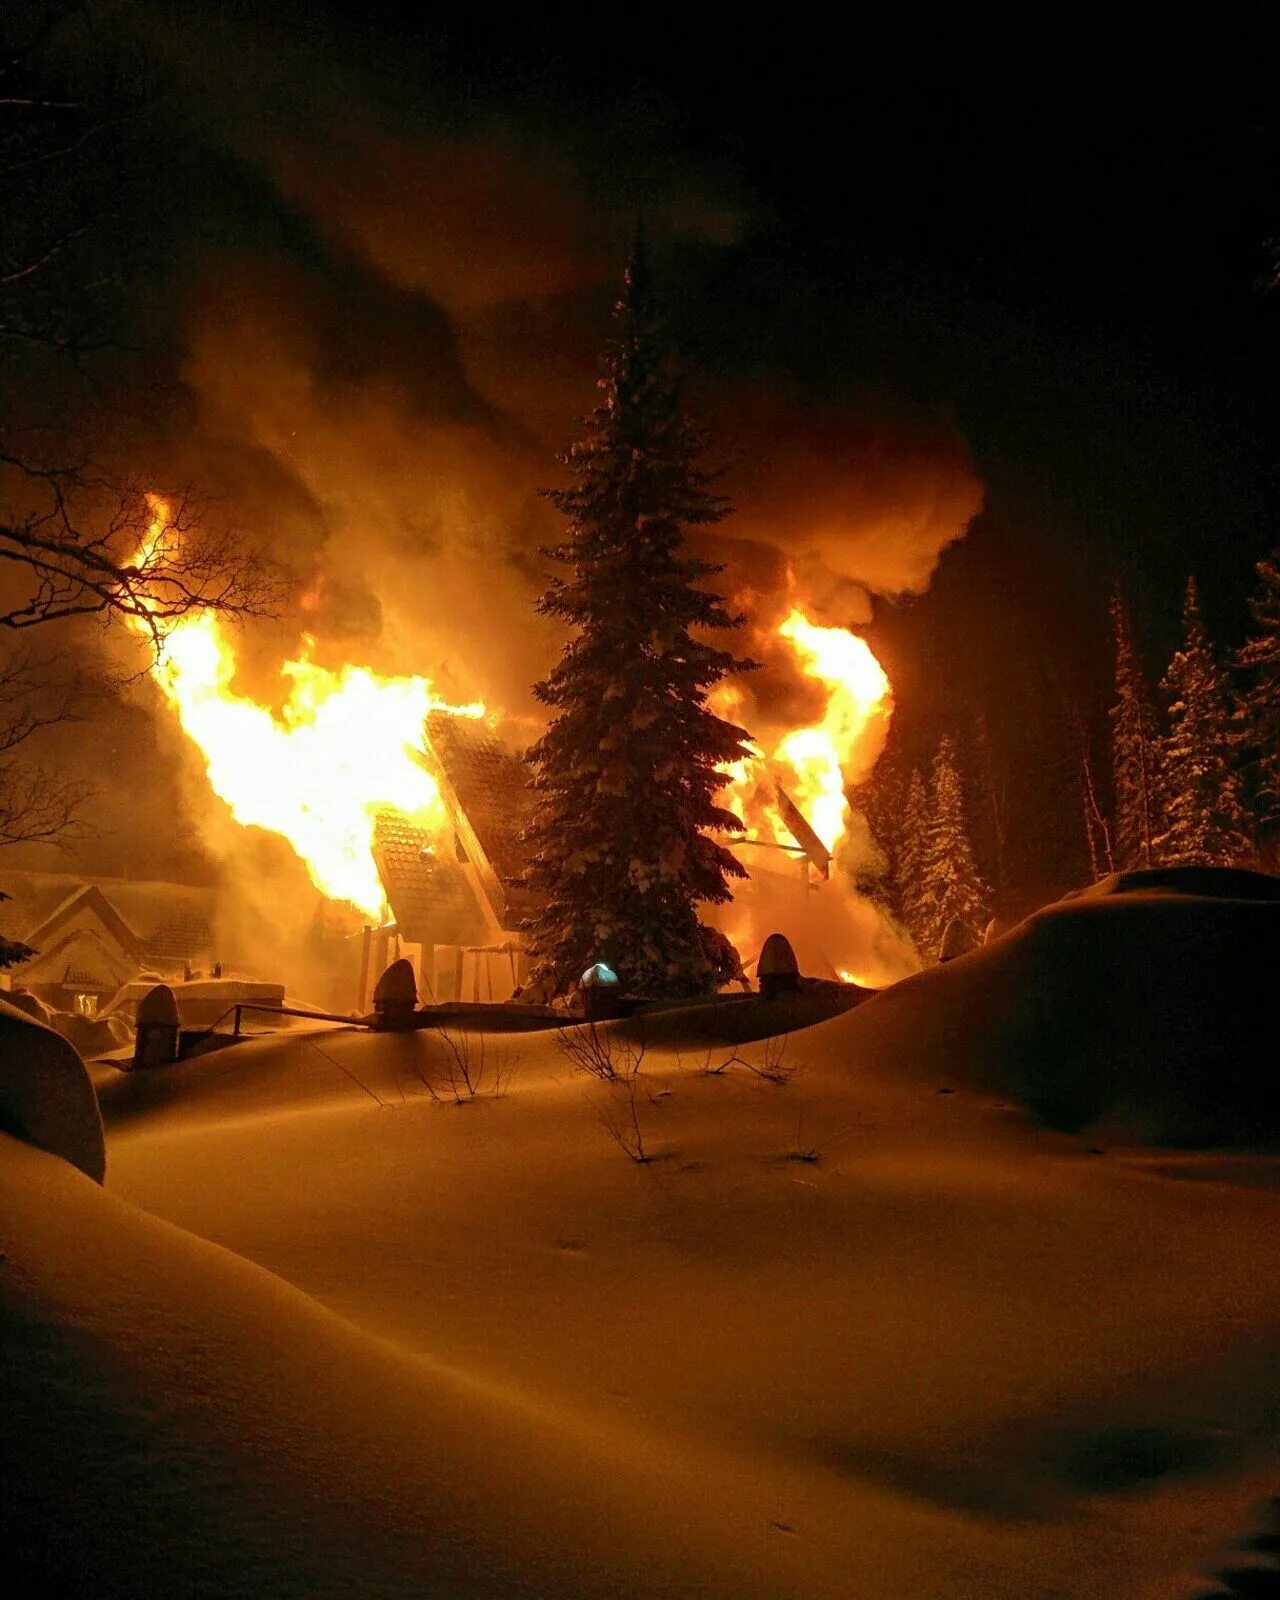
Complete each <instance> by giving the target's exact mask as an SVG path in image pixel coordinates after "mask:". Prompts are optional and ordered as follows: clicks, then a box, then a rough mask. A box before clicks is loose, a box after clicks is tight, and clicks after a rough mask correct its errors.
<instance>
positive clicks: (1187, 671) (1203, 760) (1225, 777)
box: [1155, 578, 1253, 867]
mask: <svg viewBox="0 0 1280 1600" xmlns="http://www.w3.org/2000/svg"><path fill="white" fill-rule="evenodd" d="M1183 626H1184V630H1185V638H1184V640H1183V645H1182V649H1181V650H1179V651H1177V653H1176V654H1175V655H1174V657H1173V660H1172V661H1170V663H1169V669H1168V671H1167V672H1166V673H1165V675H1164V678H1163V679H1162V680H1161V684H1160V687H1161V689H1162V690H1163V691H1164V693H1165V694H1166V695H1167V696H1168V700H1169V731H1168V733H1167V735H1166V736H1165V740H1164V752H1163V763H1162V766H1163V788H1164V822H1165V826H1164V830H1163V832H1162V833H1161V835H1160V837H1159V838H1158V839H1157V840H1156V842H1155V848H1156V852H1157V854H1158V856H1159V859H1160V861H1161V863H1162V864H1165V865H1169V866H1182V865H1186V864H1189V863H1200V864H1202V865H1206V866H1221V867H1233V866H1240V865H1241V864H1243V863H1244V862H1245V861H1247V860H1248V859H1249V858H1250V857H1251V856H1252V854H1253V845H1252V840H1251V837H1250V834H1251V828H1250V823H1249V817H1248V813H1247V812H1246V810H1245V806H1244V801H1243V796H1242V785H1241V781H1240V774H1239V772H1238V771H1237V770H1236V761H1237V752H1238V748H1239V732H1238V729H1237V727H1236V724H1235V720H1234V718H1233V715H1232V707H1231V693H1230V687H1229V685H1228V683H1227V679H1226V674H1225V673H1224V672H1223V671H1222V669H1221V668H1220V667H1219V666H1218V663H1217V661H1216V659H1215V658H1214V652H1213V646H1212V645H1211V644H1210V642H1209V640H1208V638H1207V637H1206V635H1205V631H1204V624H1203V623H1202V622H1201V620H1200V603H1199V599H1198V597H1197V595H1196V585H1195V579H1194V578H1192V579H1190V580H1189V581H1188V583H1187V598H1186V604H1185V606H1184V608H1183Z"/></svg>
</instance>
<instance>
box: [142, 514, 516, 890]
mask: <svg viewBox="0 0 1280 1600" xmlns="http://www.w3.org/2000/svg"><path fill="white" fill-rule="evenodd" d="M151 509H152V515H153V518H154V520H153V522H152V524H151V527H150V529H149V530H148V534H147V538H148V540H149V541H151V542H152V543H154V542H155V541H157V540H159V539H161V538H162V537H164V529H165V528H166V526H167V525H168V516H169V513H168V507H167V506H166V505H165V503H164V502H163V501H162V500H160V499H159V498H154V497H153V499H152V501H151ZM136 626H137V627H138V629H139V631H145V629H146V624H145V622H142V621H139V622H138V623H137V624H136ZM311 648H312V641H311V640H310V639H307V640H306V644H305V648H304V651H303V654H302V655H301V656H300V657H298V658H297V659H296V660H293V661H286V662H285V663H284V665H283V667H282V668H281V674H282V676H283V678H284V679H285V680H286V681H287V685H288V691H287V694H286V696H285V699H284V703H283V705H282V707H281V709H280V711H279V713H275V712H273V711H272V710H271V709H270V708H269V707H267V706H262V705H259V704H257V702H256V701H254V700H251V699H249V698H247V697H246V696H244V695H241V694H238V693H237V692H236V691H235V690H234V689H233V688H232V683H233V681H234V679H235V675H236V668H237V661H236V653H235V650H234V648H233V647H232V644H231V642H230V640H229V639H228V637H227V634H226V631H225V629H224V627H223V625H222V623H221V621H220V620H219V618H218V617H217V616H216V615H214V614H213V613H211V612H200V613H193V614H190V615H188V616H186V617H184V618H182V619H181V620H180V621H179V622H177V623H176V624H175V625H174V626H173V627H172V628H171V629H170V630H169V631H168V632H167V633H166V635H165V638H164V641H163V647H162V649H161V652H160V654H159V656H158V657H157V659H156V660H155V662H154V663H153V665H152V668H151V673H152V676H153V678H154V679H155V681H156V683H157V684H158V685H159V687H160V690H161V692H162V693H163V694H164V697H165V699H166V700H167V701H168V702H169V704H170V705H171V706H172V707H173V709H174V711H175V712H176V713H177V716H178V720H179V722H180V723H181V725H182V728H183V730H184V732H185V733H186V734H187V735H188V736H189V737H190V738H191V739H192V740H193V741H194V742H195V744H196V745H197V746H198V747H199V749H200V751H201V754H202V755H203V757H204V762H205V768H206V770H207V772H208V774H209V782H210V783H211V785H212V786H213V789H214V791H215V792H216V793H217V794H218V795H220V796H221V798H222V799H223V800H224V801H225V802H226V803H227V805H228V806H229V807H230V810H231V814H232V816H234V817H235V819H236V821H237V822H241V823H245V824H253V825H255V826H257V827H260V828H267V829H269V830H270V831H271V832H273V833H278V834H280V835H281V836H282V837H284V838H285V839H287V840H288V841H289V843H290V844H291V845H292V846H293V848H294V850H295V851H296V852H297V854H298V856H299V857H300V858H301V860H302V861H303V863H304V865H305V866H306V869H307V872H308V874H309V876H310V878H311V881H312V883H314V884H315V885H316V887H317V888H318V889H319V890H321V892H322V893H324V894H325V895H327V896H328V897H329V898H330V899H331V900H345V901H349V902H350V903H351V904H352V905H354V906H356V907H357V908H358V909H359V910H360V911H361V912H363V913H364V914H365V915H366V916H367V917H371V918H377V917H378V916H379V915H380V912H381V908H382V904H383V892H382V886H381V883H380V882H379V878H378V872H377V868H376V866H375V863H374V858H373V835H374V826H375V822H376V819H377V816H378V813H379V812H380V811H384V810H394V811H398V812H401V813H403V814H404V815H406V816H407V817H408V818H409V819H410V820H411V821H412V822H414V823H415V824H417V825H418V826H420V827H423V828H425V829H428V830H430V831H435V830H437V829H439V828H442V827H443V826H444V824H445V822H446V820H447V819H446V812H445V807H444V803H443V801H442V800H441V797H440V790H439V786H438V784H437V783H436V781H435V779H434V778H433V777H432V776H431V774H430V773H429V772H427V771H426V770H425V768H424V767H423V766H422V765H421V764H420V763H419V761H418V760H417V759H416V758H415V755H414V750H415V748H416V747H417V746H419V745H420V743H421V740H422V728H423V723H424V721H425V719H426V716H427V713H428V712H429V711H433V710H443V711H448V712H450V713H452V714H453V715H455V716H464V717H480V716H483V715H484V707H483V706H482V705H478V704H477V705H469V706H452V705H448V704H446V703H445V702H444V701H443V700H441V699H439V697H438V696H437V695H436V694H435V693H434V691H433V690H432V687H431V684H430V682H429V681H428V680H427V679H426V678H418V677H409V678H384V677H380V676H379V675H378V674H377V673H375V672H371V671H370V670H368V669H367V668H364V667H352V666H346V667H343V668H342V669H341V671H338V672H333V671H330V670H329V669H328V668H327V667H322V666H319V665H318V664H317V663H316V662H314V661H312V660H311V659H310V652H311Z"/></svg>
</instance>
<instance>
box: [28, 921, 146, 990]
mask: <svg viewBox="0 0 1280 1600" xmlns="http://www.w3.org/2000/svg"><path fill="white" fill-rule="evenodd" d="M137 970H138V962H137V957H136V955H135V954H134V953H133V951H132V950H129V949H126V948H124V947H122V946H121V945H119V944H117V943H116V942H115V941H114V939H111V938H106V937H104V936H103V934H102V933H100V932H99V931H98V929H96V928H93V927H80V928H73V929H71V930H70V931H69V932H67V933H65V934H63V936H62V937H61V938H55V939H54V940H53V941H52V943H46V944H44V945H42V946H41V947H40V948H39V949H38V950H37V952H36V954H35V955H34V956H32V957H31V959H30V960H29V961H25V962H24V963H23V964H22V966H21V967H19V968H17V969H16V975H17V977H18V978H19V980H20V981H21V983H22V985H23V986H24V987H27V986H29V985H30V984H33V983H60V984H65V985H66V986H67V988H69V989H83V990H86V991H89V992H92V991H95V990H96V991H97V992H98V993H99V994H114V993H115V991H116V990H117V989H118V988H119V987H120V985H121V984H122V983H126V982H128V980H129V979H130V978H131V977H132V976H133V975H134V973H135V972H136V971H137Z"/></svg>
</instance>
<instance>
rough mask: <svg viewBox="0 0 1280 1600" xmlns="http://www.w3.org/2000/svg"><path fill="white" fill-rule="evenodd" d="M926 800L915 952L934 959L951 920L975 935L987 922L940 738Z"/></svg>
mask: <svg viewBox="0 0 1280 1600" xmlns="http://www.w3.org/2000/svg"><path fill="white" fill-rule="evenodd" d="M930 789H931V793H930V795H929V821H928V826H927V829H926V832H925V844H924V852H923V863H922V865H923V873H922V882H923V896H922V900H923V904H922V906H921V908H920V912H919V924H920V933H919V936H918V937H916V948H917V949H918V950H919V951H920V953H921V954H922V955H925V956H926V957H928V956H934V957H936V956H937V955H938V954H939V953H940V951H941V948H942V940H943V936H944V934H945V933H946V931H947V926H948V924H949V923H950V922H951V921H952V920H953V919H958V920H959V921H961V922H965V923H968V924H969V926H970V927H971V928H972V929H973V930H974V931H975V932H976V933H977V932H981V930H982V928H983V927H984V925H985V924H986V921H987V915H988V912H987V905H988V900H989V895H988V891H987V886H986V884H985V883H984V882H983V881H982V876H981V874H980V873H979V871H978V865H977V862H976V861H975V859H974V854H973V842H972V839H971V837H970V834H969V828H968V824H967V822H966V819H965V807H964V790H963V788H962V785H961V782H960V770H959V767H958V766H957V764H956V754H955V745H954V743H953V741H952V740H951V739H950V737H948V738H944V739H943V741H942V743H941V744H940V745H939V746H938V753H937V755H936V756H935V757H934V761H933V772H932V775H931V784H930Z"/></svg>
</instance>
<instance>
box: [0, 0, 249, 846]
mask: <svg viewBox="0 0 1280 1600" xmlns="http://www.w3.org/2000/svg"><path fill="white" fill-rule="evenodd" d="M100 9H101V8H100V7H98V6H97V5H95V4H94V3H93V0H14V3H13V4H12V5H10V6H7V7H5V8H2V9H0V215H3V217H4V225H3V227H2V228H0V630H5V631H6V632H7V635H8V636H10V637H12V636H13V635H16V634H17V633H20V632H25V631H27V630H30V629H33V628H39V627H43V626H44V625H46V624H52V623H58V622H65V621H66V620H67V619H71V618H86V617H88V618H97V619H99V620H100V621H102V622H104V623H109V622H120V623H124V624H126V625H128V626H129V627H130V628H131V629H132V630H133V631H134V632H135V633H136V634H137V635H138V636H139V637H140V638H143V639H145V640H146V641H147V642H148V643H149V645H150V647H151V649H152V650H153V651H158V650H160V649H161V648H162V646H163V641H164V637H165V635H166V633H167V632H168V630H169V629H170V628H172V626H173V625H174V624H175V623H176V622H178V621H179V620H181V618H183V617H185V616H187V615H189V614H190V613H192V612H198V611H213V612H218V613H222V614H226V615H230V616H248V615H255V614H269V613H270V612H271V611H272V610H274V609H275V607H276V604H277V602H278V601H279V599H280V598H281V586H280V581H279V574H278V573H277V572H276V570H275V569H274V568H273V567H272V565H271V564H270V563H269V562H267V561H266V560H264V559H263V558H262V556H261V554H260V553H259V552H258V551H256V550H255V549H254V548H253V546H252V542H251V541H250V540H248V539H247V538H246V537H245V536H244V535H243V534H241V533H239V532H238V531H236V530H234V529H231V528H228V527H227V526H225V525H224V524H222V523H221V522H220V521H219V520H218V519H217V518H215V517H214V516H212V515H211V514H210V508H209V506H208V504H207V503H206V502H202V501H201V500H199V499H198V498H197V497H196V496H194V495H193V494H191V493H189V492H181V491H178V492H167V493H165V495H164V497H163V498H157V497H153V496H152V494H151V493H150V491H151V490H153V489H162V490H163V489H164V488H165V485H163V484H156V483H149V482H142V481H138V480H137V479H136V478H135V477H134V476H132V475H131V474H130V473H128V472H121V471H120V470H119V468H118V467H115V466H113V465H112V463H113V462H116V461H119V460H121V459H125V460H128V459H131V458H132V459H135V460H136V459H138V458H137V457H136V456H135V455H134V454H133V452H134V449H135V447H136V444H137V441H136V439H135V437H134V433H135V431H136V430H134V428H133V422H132V419H131V418H130V419H129V420H128V421H126V417H127V415H128V414H129V413H130V410H131V408H130V406H129V405H128V404H126V402H125V400H124V398H123V396H124V393H125V391H127V390H128V388H129V384H128V382H127V381H126V380H125V379H124V378H123V377H122V376H121V371H122V368H121V362H122V361H125V360H127V359H128V358H129V345H130V333H129V328H128V319H127V308H128V299H129V296H128V293H127V283H128V279H129V276H130V267H131V258H130V251H131V250H132V248H133V243H134V241H136V240H138V239H139V238H140V237H142V236H144V235H145V228H144V227H141V226H140V222H139V219H140V217H141V216H142V215H145V208H144V207H143V206H142V205H141V204H140V201H139V196H138V194H137V193H136V192H135V190H137V188H138V185H139V184H140V182H141V178H140V176H139V175H140V174H141V173H143V172H144V171H145V170H146V167H147V163H148V159H149V156H150V155H151V154H152V152H149V151H148V148H147V143H146V138H145V133H146V130H147V126H148V117H149V115H150V114H151V112H150V108H149V107H148V104H147V99H146V87H147V86H146V82H145V73H144V72H141V71H140V70H139V69H138V66H137V63H133V62H130V63H121V64H120V66H119V68H118V70H117V71H116V72H115V73H114V75H113V73H112V71H111V70H110V69H108V68H104V67H103V65H102V63H101V60H100V59H97V58H95V64H94V68H93V72H92V74H91V75H90V77H85V75H84V74H83V73H82V74H81V78H83V79H84V81H78V80H77V79H76V77H75V71H74V70H73V68H72V67H70V66H69V65H68V63H69V62H70V61H72V60H73V58H74V56H75V52H74V51H73V50H68V49H67V48H65V45H66V36H67V35H68V33H70V32H74V30H75V29H77V28H81V27H82V26H90V25H95V24H96V25H98V26H99V27H101V25H100V23H96V17H95V14H96V13H97V12H98V11H99V10H100ZM102 36H103V35H102V34H101V32H100V33H99V38H101V37H102ZM82 43H83V41H82ZM88 54H90V52H87V51H85V50H84V49H83V48H82V49H81V57H82V58H86V57H87V56H88ZM90 78H91V81H90ZM6 632H0V844H4V843H17V842H25V841H32V840H50V839H58V838H65V837H66V835H67V830H68V828H70V827H72V826H74V824H75V821H76V818H77V816H78V814H79V811H80V808H81V806H82V804H83V802H84V799H85V798H86V794H85V792H84V791H83V789H82V788H81V787H80V786H77V785H75V784H72V783H69V782H67V781H65V780H63V779H60V778H59V777H58V776H57V775H56V774H54V773H51V772H48V771H45V770H44V769H43V768H41V767H40V766H38V765H33V764H32V763H31V762H30V761H29V760H28V759H26V754H25V752H24V755H23V757H22V758H18V757H17V756H15V754H14V752H15V751H17V750H18V749H19V747H21V746H25V745H27V743H28V741H29V740H32V739H35V738H36V736H37V735H38V734H39V733H40V732H41V731H42V729H44V728H46V727H48V726H49V725H50V724H51V723H55V722H61V721H65V720H67V719H68V717H70V716H71V715H73V712H72V709H71V707H70V705H69V704H64V705H63V706H62V708H61V710H60V711H58V710H55V711H52V712H51V711H49V710H48V709H47V706H48V703H49V692H48V685H47V683H46V682H45V679H44V675H43V673H42V671H41V667H40V663H39V659H38V658H37V657H35V656H33V655H30V654H24V653H21V652H14V651H6V650H5V648H4V645H3V642H2V641H3V639H4V638H5V636H6ZM42 697H43V702H44V706H45V709H38V708H37V707H38V704H39V703H40V702H41V700H42ZM55 700H56V696H55Z"/></svg>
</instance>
